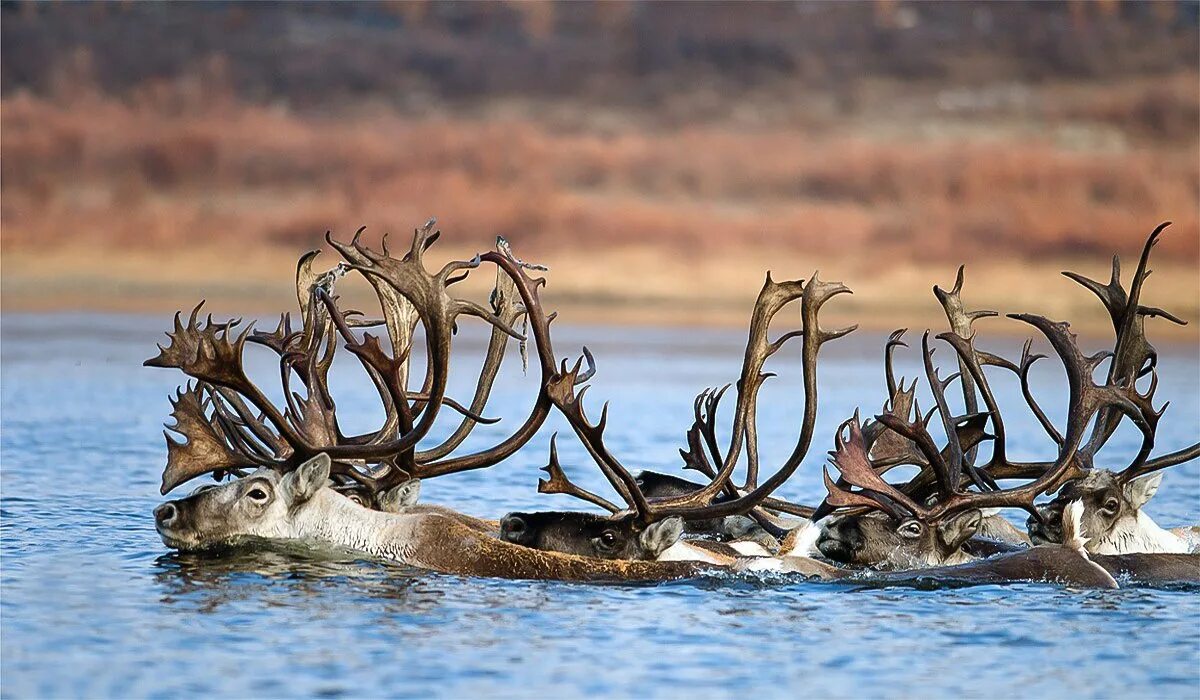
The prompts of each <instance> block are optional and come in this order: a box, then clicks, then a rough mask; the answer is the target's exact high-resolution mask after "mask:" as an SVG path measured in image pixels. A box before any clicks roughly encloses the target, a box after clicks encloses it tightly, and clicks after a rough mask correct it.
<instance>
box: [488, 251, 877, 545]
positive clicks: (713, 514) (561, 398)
mask: <svg viewBox="0 0 1200 700" xmlns="http://www.w3.org/2000/svg"><path fill="white" fill-rule="evenodd" d="M849 291H850V290H849V289H847V288H846V287H845V286H844V285H842V284H839V283H830V282H824V281H822V280H820V279H819V277H818V276H817V275H816V274H814V275H813V276H812V278H810V279H809V280H808V281H786V282H776V281H774V280H772V279H771V276H770V275H768V276H767V279H766V282H765V283H764V285H763V288H762V290H761V291H760V292H759V295H758V299H757V301H756V302H755V305H754V309H753V311H752V313H751V321H750V332H749V337H748V339H747V343H746V351H745V356H744V359H743V363H742V370H741V375H740V379H739V380H738V383H737V387H738V391H737V403H736V406H735V409H734V418H733V426H732V430H731V440H730V445H729V447H728V449H727V450H726V452H725V453H724V454H722V453H721V451H720V449H719V447H718V445H717V442H716V436H715V431H714V430H713V427H714V426H713V420H714V418H715V415H716V409H717V403H718V402H719V400H720V396H721V393H722V392H717V393H715V394H709V393H707V392H706V393H704V394H701V396H700V397H699V398H697V401H696V406H697V409H696V412H697V421H696V423H695V424H693V427H692V429H691V430H690V431H688V439H689V445H690V450H688V451H682V453H683V456H684V459H685V462H687V463H688V465H689V466H690V467H692V468H693V469H696V470H698V471H700V472H702V473H704V474H705V475H706V476H708V477H709V483H708V484H707V485H704V486H701V487H699V488H697V489H694V490H692V489H683V490H682V493H675V494H671V495H662V496H659V497H657V498H653V499H651V498H649V497H648V496H647V494H646V492H645V491H644V490H643V487H644V485H645V483H646V481H645V479H644V478H643V480H642V482H641V483H639V482H638V480H637V479H636V478H635V477H634V476H633V475H632V474H631V473H630V472H629V470H628V469H627V468H626V467H625V466H624V465H623V464H621V462H620V461H619V460H618V458H617V457H616V456H615V455H614V454H613V453H612V452H611V451H610V450H609V449H608V447H607V446H606V445H605V444H604V431H605V425H606V418H607V411H608V408H607V406H605V408H604V410H603V411H602V413H601V416H600V420H599V421H598V422H596V423H592V422H591V421H590V420H589V419H588V417H587V416H586V414H585V413H584V409H583V403H582V398H583V394H584V391H579V392H578V393H577V392H576V391H575V384H574V383H572V382H565V381H564V382H557V383H552V384H551V385H548V386H547V389H548V393H549V395H550V398H551V400H552V401H553V403H554V405H555V406H556V407H557V408H558V409H559V411H560V412H561V413H562V415H563V416H565V417H566V419H567V422H568V423H569V424H570V425H571V428H572V429H573V430H574V432H575V434H576V436H577V437H578V438H579V440H580V442H581V443H583V445H584V446H585V447H586V448H587V451H588V453H589V454H590V455H591V457H592V459H593V461H594V462H595V463H596V465H597V466H598V467H599V468H600V471H601V472H602V473H603V474H604V476H605V478H606V479H607V480H608V482H609V484H610V485H611V486H612V488H613V490H614V491H615V492H616V493H617V494H619V495H620V497H621V498H622V500H624V501H625V504H626V505H625V507H620V506H617V505H615V504H613V503H612V502H610V501H608V500H607V499H605V498H603V497H602V496H599V495H597V494H594V493H591V492H589V491H587V490H585V489H583V488H580V487H579V486H577V485H575V484H573V483H572V482H571V481H570V480H569V479H568V478H567V477H566V475H565V473H564V472H563V470H562V467H561V466H560V465H559V463H558V454H557V449H556V447H555V443H554V442H553V440H552V442H551V451H550V462H549V464H548V465H547V466H546V467H545V468H544V469H545V471H546V472H547V473H548V474H549V478H548V479H542V480H541V481H540V482H539V484H538V491H540V492H542V493H561V494H568V495H571V496H575V497H577V498H580V499H582V500H585V501H587V502H589V503H592V504H594V505H597V506H600V507H601V508H604V509H605V510H607V511H609V512H610V513H611V515H609V516H607V517H606V516H599V515H595V514H591V513H572V512H548V513H510V514H508V515H507V516H505V517H504V519H503V520H501V527H500V536H501V538H502V539H506V540H508V541H510V542H514V543H519V544H522V545H525V546H528V547H532V548H536V549H544V550H554V551H562V552H571V553H576V554H587V555H590V556H597V557H604V558H621V559H629V558H638V559H659V560H663V559H676V558H683V559H689V560H699V561H707V562H711V563H721V564H730V563H732V560H733V559H735V558H736V557H738V556H739V555H742V554H759V555H767V554H772V553H773V552H771V551H767V550H764V549H763V547H762V546H761V545H754V546H752V547H750V548H738V546H737V545H736V544H735V545H733V546H730V547H724V548H723V547H714V546H713V545H711V544H709V543H702V542H692V541H683V542H680V543H679V544H677V545H676V544H674V539H678V537H679V535H680V534H681V533H682V530H683V522H693V523H696V522H712V521H717V520H720V519H724V518H728V517H730V516H750V517H754V518H755V519H756V520H759V519H760V518H761V520H760V524H768V525H769V523H770V516H768V515H767V514H765V513H763V512H762V509H763V508H764V507H765V508H773V509H776V510H781V509H786V510H789V511H791V512H793V513H800V514H809V513H810V512H811V511H810V509H804V508H802V507H797V506H794V505H792V504H789V503H786V502H783V501H778V500H774V499H771V500H768V499H769V497H770V495H771V493H772V492H773V491H774V490H775V489H777V488H778V487H779V486H780V485H782V484H783V483H784V482H785V481H787V479H788V478H789V477H790V476H791V475H792V474H793V473H794V472H795V470H796V468H797V467H799V466H800V463H801V461H802V460H803V458H804V456H805V454H807V452H808V447H809V445H810V444H811V442H812V438H813V429H814V425H815V422H816V414H817V355H818V353H819V351H820V349H821V346H822V345H824V344H825V343H827V342H829V341H831V340H835V339H838V338H841V337H843V336H845V335H847V334H848V333H850V332H851V331H853V330H854V327H850V328H842V329H837V330H825V329H823V328H821V327H820V324H819V323H818V314H819V311H820V309H821V307H822V306H823V305H824V304H825V303H826V302H827V301H829V300H830V299H831V298H833V297H834V296H837V295H839V294H844V293H848V292H849ZM797 300H799V301H800V316H801V323H802V328H801V329H800V330H797V331H792V332H789V333H785V334H783V335H782V336H780V338H779V339H777V340H775V341H771V340H770V339H769V337H768V329H769V326H770V324H771V320H772V319H773V318H774V317H775V315H776V314H778V313H779V311H780V310H782V309H783V308H784V307H786V306H787V305H788V304H789V303H791V302H793V301H797ZM793 338H802V343H803V349H802V358H801V366H802V373H803V379H804V396H805V397H804V411H803V415H802V423H801V428H800V433H799V437H798V438H797V442H796V445H795V447H794V449H793V450H792V453H791V455H790V456H789V457H788V458H787V459H786V460H785V461H784V462H783V464H781V465H780V466H779V468H778V469H777V470H776V471H775V472H774V473H773V474H772V475H771V476H770V477H769V478H767V479H766V480H765V481H763V482H762V483H759V480H758V479H759V460H758V438H757V425H756V412H757V400H758V392H759V389H760V388H761V387H762V384H763V382H765V381H766V379H767V378H768V377H769V376H770V375H768V374H764V373H763V372H762V368H763V365H764V363H765V362H766V361H767V359H768V358H770V357H771V356H772V355H774V354H775V353H776V352H778V351H779V349H780V348H782V347H783V345H784V343H786V342H787V341H788V340H791V339H793ZM585 358H586V359H587V360H588V362H589V363H590V362H591V355H590V354H589V353H586V352H585ZM576 367H577V368H578V367H579V365H576ZM743 447H744V449H745V453H746V479H745V481H744V483H742V484H741V485H740V486H738V487H735V486H734V485H733V484H732V481H731V477H732V475H733V471H734V469H735V467H736V466H737V464H738V461H739V458H740V457H741V453H742V450H743ZM710 457H711V458H712V461H711V462H710V461H709V458H710ZM675 520H679V521H681V522H673V521H675ZM668 527H669V528H670V530H669V534H671V535H673V537H674V539H672V538H670V537H665V536H663V532H664V530H666V528H668ZM780 534H784V533H783V532H781V533H780ZM743 546H746V545H743Z"/></svg>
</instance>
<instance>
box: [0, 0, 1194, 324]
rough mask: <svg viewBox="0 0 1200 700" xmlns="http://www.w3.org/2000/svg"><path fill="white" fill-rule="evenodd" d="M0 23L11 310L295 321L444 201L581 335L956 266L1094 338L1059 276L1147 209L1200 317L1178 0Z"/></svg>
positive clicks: (348, 9)
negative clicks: (295, 295) (313, 299)
mask: <svg viewBox="0 0 1200 700" xmlns="http://www.w3.org/2000/svg"><path fill="white" fill-rule="evenodd" d="M0 12H2V13H3V19H4V21H3V23H2V24H0V33H2V37H0V38H2V39H3V41H0V52H2V53H3V60H0V74H2V75H3V83H2V84H0V131H2V133H3V138H0V180H2V183H3V187H2V189H0V224H2V232H3V236H2V238H0V268H2V273H3V274H2V277H3V279H2V280H0V306H2V308H3V309H5V310H10V309H11V310H16V309H33V310H37V309H85V310H86V309H95V310H125V311H129V310H144V311H152V312H155V313H158V312H163V311H171V310H174V309H176V308H187V307H190V306H191V305H193V304H194V302H195V301H196V300H198V299H200V298H209V299H210V300H212V303H213V305H214V306H219V307H222V308H227V309H228V310H229V313H233V314H236V313H241V312H266V311H272V310H283V309H288V308H292V307H293V306H294V301H293V300H292V295H291V292H290V291H289V285H290V279H289V278H290V272H291V270H292V269H294V264H295V259H296V257H298V255H299V253H301V252H303V251H305V250H308V249H311V248H314V247H319V246H321V245H323V241H322V234H323V233H324V232H325V231H326V230H332V231H334V232H335V233H336V234H338V235H339V236H340V237H342V238H348V237H349V236H350V235H351V234H352V232H353V228H354V227H357V226H358V225H359V224H365V225H367V226H368V231H367V240H368V241H369V242H370V243H372V244H373V245H378V244H379V241H380V237H381V234H382V233H383V232H385V231H389V230H390V231H392V232H393V234H396V236H399V237H401V238H404V237H405V236H404V234H405V232H406V231H407V230H411V228H412V227H414V226H417V225H420V224H421V223H423V222H424V221H425V220H426V219H427V218H428V217H429V216H430V215H436V216H438V217H439V223H440V225H441V228H442V230H443V231H444V232H445V236H444V238H443V240H442V242H441V243H440V244H439V249H441V248H445V250H441V251H439V252H440V253H441V254H444V255H446V256H447V257H448V256H450V255H454V256H460V257H469V256H470V255H471V254H473V253H474V252H475V251H477V250H486V249H488V248H489V247H490V246H491V245H492V243H493V241H494V238H495V236H497V235H502V236H505V237H507V238H508V239H509V240H511V241H512V243H513V245H514V247H515V249H516V250H517V251H518V253H519V254H520V255H521V256H522V257H523V258H525V259H528V260H534V261H538V262H545V263H547V264H550V265H551V267H552V268H553V272H552V274H551V275H550V287H549V289H548V290H547V292H546V297H545V298H546V301H547V304H548V305H549V306H551V307H553V308H558V309H560V310H561V311H562V312H563V313H564V315H567V316H569V317H570V318H572V319H574V320H576V321H578V322H589V321H595V322H609V321H612V322H621V323H630V322H632V323H643V324H671V325H677V326H678V325H701V326H703V325H710V326H711V325H716V326H737V325H741V324H742V323H744V322H745V318H746V315H747V314H748V312H749V309H750V306H751V304H752V303H753V299H754V296H755V294H756V293H757V291H758V289H759V287H760V285H761V283H762V278H763V274H764V272H765V271H766V270H768V269H770V270H773V271H774V272H775V274H776V277H777V278H781V277H790V278H799V277H807V276H808V275H810V274H811V273H812V271H813V269H814V268H815V269H820V270H821V272H822V278H824V279H835V280H841V281H844V282H845V283H846V284H847V285H848V286H850V287H851V288H853V289H854V290H855V292H856V293H855V295H854V296H853V297H843V298H842V299H839V300H838V302H837V303H834V304H831V305H830V306H829V307H827V308H828V311H829V312H830V313H829V316H830V322H839V323H840V322H858V323H862V324H863V325H864V326H866V327H871V328H879V329H890V328H891V327H892V326H894V325H898V324H900V323H904V324H909V325H912V326H914V327H917V326H921V325H922V324H926V323H928V324H936V323H938V322H939V319H940V310H939V309H938V307H937V305H936V303H934V300H933V298H932V295H931V294H930V288H931V287H932V285H933V284H935V283H938V284H942V285H948V284H951V283H952V282H953V279H954V271H955V268H956V267H957V265H958V264H960V263H964V264H966V266H967V269H968V276H967V286H966V292H965V295H966V298H967V300H968V304H969V305H972V306H976V307H985V308H994V309H997V310H1000V311H1005V312H1007V311H1030V312H1037V313H1043V314H1045V315H1047V316H1050V317H1052V318H1067V319H1071V320H1072V321H1073V323H1074V326H1075V328H1076V329H1077V330H1079V331H1082V332H1085V333H1089V334H1091V333H1095V334H1099V333H1105V332H1108V325H1109V322H1108V320H1107V319H1106V318H1104V316H1103V312H1102V310H1101V309H1100V307H1099V304H1097V303H1096V301H1095V300H1094V299H1093V298H1091V296H1090V295H1089V294H1088V293H1087V292H1086V291H1084V290H1083V289H1081V288H1079V287H1078V286H1077V285H1074V284H1073V283H1071V282H1069V281H1067V280H1064V279H1063V278H1062V277H1061V276H1059V274H1058V272H1059V271H1060V270H1063V269H1071V270H1075V271H1078V272H1081V273H1083V274H1086V275H1088V276H1090V277H1093V278H1096V279H1101V280H1106V279H1107V278H1108V274H1109V260H1110V259H1111V256H1112V255H1113V254H1114V253H1119V254H1120V255H1121V256H1122V258H1123V260H1124V261H1125V279H1126V280H1128V277H1129V275H1130V274H1131V272H1132V268H1133V266H1134V265H1135V263H1136V257H1137V255H1138V253H1139V251H1140V249H1141V246H1142V243H1143V242H1144V240H1145V236H1146V235H1147V234H1148V233H1149V231H1150V230H1151V229H1153V227H1154V226H1156V225H1157V224H1158V223H1160V222H1161V221H1164V220H1173V221H1174V224H1173V225H1172V226H1171V227H1170V229H1168V231H1167V232H1166V233H1165V234H1164V236H1163V237H1162V240H1161V243H1160V245H1159V246H1158V248H1157V249H1156V251H1155V255H1154V260H1153V263H1152V268H1153V269H1154V270H1155V275H1154V277H1153V278H1152V279H1151V281H1150V283H1149V286H1148V289H1147V293H1146V302H1147V303H1148V304H1152V305H1156V306H1162V307H1164V308H1167V309H1169V310H1171V311H1172V312H1174V313H1177V314H1179V315H1181V316H1182V317H1184V318H1187V319H1189V320H1191V321H1192V323H1191V325H1190V326H1188V327H1187V328H1184V329H1177V328H1176V327H1174V326H1172V325H1171V324H1168V323H1155V326H1156V327H1157V328H1156V330H1155V333H1156V337H1157V336H1163V335H1172V336H1179V337H1184V338H1195V337H1197V333H1198V327H1200V323H1197V320H1200V281H1198V279H1200V32H1198V31H1197V29H1198V25H1200V3H1197V2H1195V1H1194V0H1182V1H1179V2H1160V3H1137V2H1095V3H1089V2H1065V3H1060V2H1057V3H1056V2H1046V3H1006V4H996V3H914V2H903V1H896V0H877V1H874V2H842V3H788V2H772V3H720V2H706V3H686V2H678V3H626V2H600V3H593V2H521V3H506V2H489V3H425V2H404V3H333V4H326V3H296V4H283V5H277V4H268V3H261V4H243V3H183V4H172V5H166V4H156V3H122V4H115V3H62V4H49V3H22V2H5V3H0ZM395 240H396V239H395V238H393V244H392V245H393V248H395V247H397V246H398V245H399V244H398V243H396V242H395ZM439 257H440V256H439ZM482 284H483V282H482V281H481V282H480V285H482ZM476 291H477V292H482V293H486V290H484V289H476ZM835 316H836V317H837V318H836V319H835V318H833V317H835ZM995 325H996V327H997V328H1000V327H1008V326H1010V325H1013V324H1011V323H1007V322H1006V323H999V322H998V323H996V324H995ZM1018 325H1019V324H1018ZM1014 332H1020V331H1014Z"/></svg>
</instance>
